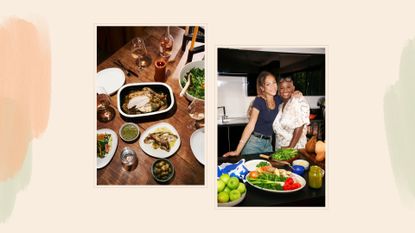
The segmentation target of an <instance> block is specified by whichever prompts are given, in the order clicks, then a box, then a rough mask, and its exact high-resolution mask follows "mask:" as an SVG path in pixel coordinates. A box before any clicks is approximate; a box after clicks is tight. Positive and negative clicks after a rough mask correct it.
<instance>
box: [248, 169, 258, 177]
mask: <svg viewBox="0 0 415 233" xmlns="http://www.w3.org/2000/svg"><path fill="white" fill-rule="evenodd" d="M258 176H259V173H258V172H257V171H251V172H250V173H249V177H251V178H252V179H256V178H258Z"/></svg>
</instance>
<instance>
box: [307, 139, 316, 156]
mask: <svg viewBox="0 0 415 233" xmlns="http://www.w3.org/2000/svg"><path fill="white" fill-rule="evenodd" d="M316 142H317V137H316V136H313V137H311V138H310V140H308V142H307V144H306V145H305V151H307V152H308V153H314V152H315V148H316Z"/></svg>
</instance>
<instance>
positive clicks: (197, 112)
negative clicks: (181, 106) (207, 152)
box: [187, 99, 205, 129]
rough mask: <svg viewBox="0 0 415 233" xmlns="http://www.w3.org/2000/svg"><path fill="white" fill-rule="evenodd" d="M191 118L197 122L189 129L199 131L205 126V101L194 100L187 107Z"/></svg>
mask: <svg viewBox="0 0 415 233" xmlns="http://www.w3.org/2000/svg"><path fill="white" fill-rule="evenodd" d="M187 111H188V113H189V116H190V117H191V118H192V119H193V120H195V124H194V125H189V126H188V128H191V129H194V128H196V129H198V128H201V127H203V126H204V123H205V101H203V100H198V99H193V101H192V102H191V103H190V104H189V106H188V107H187ZM193 126H194V127H193Z"/></svg>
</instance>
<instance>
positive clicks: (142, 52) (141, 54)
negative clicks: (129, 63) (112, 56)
mask: <svg viewBox="0 0 415 233" xmlns="http://www.w3.org/2000/svg"><path fill="white" fill-rule="evenodd" d="M131 56H132V57H133V58H134V59H136V64H137V65H138V69H140V70H141V69H143V68H144V67H147V66H148V65H149V64H150V63H151V61H149V60H150V59H149V56H148V55H147V49H146V45H145V43H144V40H143V39H141V38H140V37H136V38H134V39H133V40H132V41H131Z"/></svg>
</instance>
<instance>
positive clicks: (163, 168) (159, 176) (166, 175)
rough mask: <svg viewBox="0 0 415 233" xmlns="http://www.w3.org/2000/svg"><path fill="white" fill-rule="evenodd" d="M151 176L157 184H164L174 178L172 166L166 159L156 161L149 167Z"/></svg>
mask: <svg viewBox="0 0 415 233" xmlns="http://www.w3.org/2000/svg"><path fill="white" fill-rule="evenodd" d="M151 174H152V175H153V178H154V179H155V180H156V181H157V182H159V183H166V182H169V181H170V180H171V178H173V176H174V166H173V164H172V162H170V160H168V159H157V160H156V161H154V163H153V165H152V166H151Z"/></svg>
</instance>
